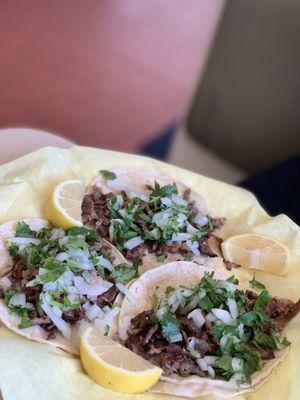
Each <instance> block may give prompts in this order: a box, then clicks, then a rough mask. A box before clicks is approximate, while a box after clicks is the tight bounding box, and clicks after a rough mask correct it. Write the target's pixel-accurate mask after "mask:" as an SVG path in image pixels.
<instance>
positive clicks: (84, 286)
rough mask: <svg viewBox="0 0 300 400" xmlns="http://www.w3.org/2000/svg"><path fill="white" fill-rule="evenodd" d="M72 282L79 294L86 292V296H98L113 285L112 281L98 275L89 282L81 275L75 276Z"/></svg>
mask: <svg viewBox="0 0 300 400" xmlns="http://www.w3.org/2000/svg"><path fill="white" fill-rule="evenodd" d="M74 284H75V287H76V288H77V290H78V291H79V292H80V293H81V294H86V295H87V296H100V295H101V294H103V293H105V292H106V291H107V290H108V289H110V288H111V287H112V286H113V284H112V283H110V282H108V281H105V280H103V279H101V278H100V277H97V279H95V280H94V281H93V282H91V283H87V282H85V281H84V279H83V278H82V277H81V276H75V278H74Z"/></svg>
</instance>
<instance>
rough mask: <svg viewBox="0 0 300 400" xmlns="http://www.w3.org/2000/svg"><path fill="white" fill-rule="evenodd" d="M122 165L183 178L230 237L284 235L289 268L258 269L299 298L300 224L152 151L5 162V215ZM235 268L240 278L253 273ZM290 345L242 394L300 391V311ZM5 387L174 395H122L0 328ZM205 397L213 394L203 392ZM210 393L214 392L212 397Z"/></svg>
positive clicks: (86, 397) (256, 398)
mask: <svg viewBox="0 0 300 400" xmlns="http://www.w3.org/2000/svg"><path fill="white" fill-rule="evenodd" d="M117 166H135V167H137V166H140V167H154V168H157V169H159V170H161V171H162V172H164V173H167V174H169V175H170V176H171V177H174V178H176V179H177V180H182V181H183V182H185V183H186V184H187V185H189V186H190V187H191V188H193V189H194V190H196V191H199V192H200V193H201V194H202V195H203V196H204V197H206V198H207V199H208V201H209V202H210V203H211V205H212V207H213V210H214V214H215V215H217V216H225V217H227V219H228V221H227V223H226V225H225V237H228V236H230V235H233V234H238V233H244V232H257V233H262V234H265V235H268V236H271V237H274V238H276V239H278V240H280V241H281V242H283V243H285V244H286V245H287V246H288V247H289V248H290V251H291V254H292V263H291V267H290V271H289V273H288V275H287V276H285V277H279V276H275V275H268V274H266V273H262V272H260V273H257V274H256V276H257V279H259V280H261V281H262V282H263V283H265V284H266V286H267V288H268V289H269V290H270V292H271V294H272V295H277V296H282V297H287V298H290V299H292V300H297V299H298V297H299V296H300V228H299V227H298V226H297V225H296V224H295V223H294V222H293V221H291V220H290V219H289V218H288V217H286V216H284V215H279V216H277V217H274V218H271V217H269V216H268V215H267V213H266V212H265V211H264V210H263V209H262V208H261V206H260V205H259V204H258V202H257V200H256V199H255V197H254V196H253V195H251V194H250V193H249V192H247V191H245V190H242V189H239V188H236V187H234V186H231V185H227V184H225V183H222V182H218V181H216V180H213V179H210V178H206V177H204V176H201V175H197V174H195V173H192V172H189V171H186V170H183V169H180V168H177V167H174V166H171V165H168V164H165V163H161V162H158V161H155V160H152V159H149V158H145V157H140V156H134V155H129V154H124V153H117V152H112V151H107V150H100V149H94V148H87V147H77V146H75V147H73V148H71V149H67V150H66V149H58V148H50V147H48V148H43V149H41V150H38V151H36V152H34V153H31V154H29V155H27V156H25V157H22V158H20V159H18V160H15V161H13V162H11V163H8V164H5V165H2V166H0V223H3V222H5V221H9V220H13V219H20V218H24V217H35V216H36V217H45V213H44V211H45V209H44V206H45V202H46V200H47V198H48V196H49V194H50V193H51V191H52V189H53V187H54V185H55V184H56V183H58V182H59V181H61V180H64V179H71V178H77V179H82V180H83V181H84V182H85V183H86V185H87V184H88V183H89V182H90V181H91V180H92V179H93V178H94V177H95V176H97V175H98V171H99V170H100V169H110V168H113V167H117ZM234 272H235V275H237V276H238V277H239V278H240V279H241V280H247V279H249V278H250V277H251V276H252V273H251V272H250V271H249V270H246V269H238V270H236V271H234ZM287 336H288V339H289V340H290V341H291V342H292V346H291V349H290V352H289V355H288V357H287V358H286V359H285V360H284V361H283V362H282V363H281V364H280V365H279V367H278V368H277V369H276V371H275V372H274V373H273V374H272V376H271V377H270V378H269V380H268V382H267V383H266V384H265V385H264V386H263V387H262V388H261V389H259V390H258V391H257V392H255V393H251V394H248V395H244V396H239V397H237V399H239V400H241V399H244V400H261V399H263V400H299V399H300V318H299V315H298V317H297V318H295V319H294V320H292V321H291V323H290V324H289V326H288V329H287ZM0 387H1V391H2V395H3V398H4V400H48V399H49V400H50V399H51V400H53V399H55V400H56V399H61V400H69V399H70V400H71V399H72V400H73V399H74V400H79V399H80V400H96V399H98V400H100V399H101V400H112V399H116V400H123V399H124V400H127V399H135V400H155V399H157V400H158V399H161V400H163V399H165V400H169V399H171V398H173V397H171V396H163V395H154V394H150V393H145V394H139V395H122V394H119V393H115V392H111V391H109V390H106V389H103V388H102V387H101V386H99V385H97V384H96V383H94V382H93V381H92V380H91V379H90V378H89V377H88V376H87V375H86V374H85V373H84V372H83V370H82V368H81V364H80V360H79V359H76V358H73V357H71V356H69V355H67V354H66V353H65V352H63V351H61V350H58V349H54V348H52V347H50V346H47V345H41V344H39V343H35V342H31V341H28V340H26V339H23V338H21V337H19V336H17V335H15V334H13V333H11V332H9V331H8V330H7V329H6V328H4V327H3V326H2V327H1V328H0ZM206 399H208V398H206ZM211 399H212V398H210V400H211Z"/></svg>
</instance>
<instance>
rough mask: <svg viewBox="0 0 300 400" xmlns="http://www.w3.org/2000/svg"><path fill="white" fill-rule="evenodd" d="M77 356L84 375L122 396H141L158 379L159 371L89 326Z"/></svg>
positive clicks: (160, 372)
mask: <svg viewBox="0 0 300 400" xmlns="http://www.w3.org/2000/svg"><path fill="white" fill-rule="evenodd" d="M80 356H81V362H82V365H83V367H84V369H85V371H86V372H87V374H88V375H89V376H90V377H91V378H92V379H94V380H95V381H96V382H97V383H99V384H100V385H102V386H104V387H106V388H108V389H111V390H114V391H117V392H123V393H141V392H145V391H146V390H148V389H149V388H150V387H151V386H153V385H154V384H155V383H156V382H157V381H158V380H159V378H160V376H161V374H162V370H161V369H160V368H158V367H156V366H154V365H152V364H151V363H150V362H148V361H146V360H144V359H143V358H142V357H140V356H138V355H137V354H135V353H133V352H132V351H130V350H128V349H126V348H125V347H123V346H122V345H120V344H119V343H117V342H115V341H114V340H112V339H110V338H109V337H107V336H101V335H99V333H98V332H97V330H95V329H94V328H92V327H89V328H87V329H86V330H85V331H84V333H83V335H82V336H81V341H80Z"/></svg>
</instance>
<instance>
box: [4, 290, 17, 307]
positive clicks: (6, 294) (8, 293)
mask: <svg viewBox="0 0 300 400" xmlns="http://www.w3.org/2000/svg"><path fill="white" fill-rule="evenodd" d="M16 293H17V291H16V290H4V291H3V294H4V303H5V305H7V306H8V304H9V302H10V299H11V298H12V297H13V295H14V294H16Z"/></svg>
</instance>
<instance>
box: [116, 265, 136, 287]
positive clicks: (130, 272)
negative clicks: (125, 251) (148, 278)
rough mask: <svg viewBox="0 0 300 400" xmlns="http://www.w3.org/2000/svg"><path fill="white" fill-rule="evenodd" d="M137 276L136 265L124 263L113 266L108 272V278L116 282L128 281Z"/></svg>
mask: <svg viewBox="0 0 300 400" xmlns="http://www.w3.org/2000/svg"><path fill="white" fill-rule="evenodd" d="M137 276H138V268H137V265H134V264H133V265H129V264H126V263H123V264H119V265H117V266H115V267H114V269H113V271H111V273H110V278H112V279H114V280H115V281H116V282H119V283H124V282H128V281H130V280H131V279H133V278H136V277H137Z"/></svg>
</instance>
